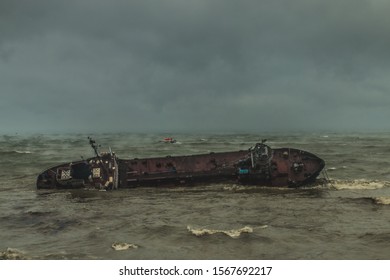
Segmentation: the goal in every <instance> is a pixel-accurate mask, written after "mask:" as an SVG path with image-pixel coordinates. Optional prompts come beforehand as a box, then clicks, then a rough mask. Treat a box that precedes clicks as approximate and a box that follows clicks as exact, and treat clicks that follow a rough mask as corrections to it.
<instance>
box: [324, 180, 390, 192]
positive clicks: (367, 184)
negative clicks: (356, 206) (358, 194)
mask: <svg viewBox="0 0 390 280" xmlns="http://www.w3.org/2000/svg"><path fill="white" fill-rule="evenodd" d="M330 184H331V185H332V186H333V187H334V188H336V189H338V190H343V189H349V190H376V189H382V188H386V187H390V182H389V181H381V180H365V179H356V180H330Z"/></svg>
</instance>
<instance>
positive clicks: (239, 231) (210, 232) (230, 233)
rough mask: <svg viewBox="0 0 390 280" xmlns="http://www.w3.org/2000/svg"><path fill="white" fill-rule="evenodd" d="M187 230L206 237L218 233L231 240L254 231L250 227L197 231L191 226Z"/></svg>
mask: <svg viewBox="0 0 390 280" xmlns="http://www.w3.org/2000/svg"><path fill="white" fill-rule="evenodd" d="M260 228H267V226H261V227H260ZM187 230H188V231H189V232H191V233H192V234H193V235H195V236H204V235H213V234H217V233H222V234H225V235H227V236H229V237H231V238H238V237H240V235H241V234H242V233H252V232H253V230H254V229H253V228H252V227H249V226H245V227H243V228H239V229H230V230H217V229H207V228H202V229H201V228H199V229H195V228H192V227H191V226H187Z"/></svg>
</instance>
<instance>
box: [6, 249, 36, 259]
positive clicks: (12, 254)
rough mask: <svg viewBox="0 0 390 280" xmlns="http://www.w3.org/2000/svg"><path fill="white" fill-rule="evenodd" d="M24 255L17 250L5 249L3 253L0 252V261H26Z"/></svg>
mask: <svg viewBox="0 0 390 280" xmlns="http://www.w3.org/2000/svg"><path fill="white" fill-rule="evenodd" d="M27 259H29V258H28V257H27V256H26V254H25V253H24V252H22V251H20V250H18V249H13V248H7V249H6V250H5V251H4V252H2V251H0V260H27Z"/></svg>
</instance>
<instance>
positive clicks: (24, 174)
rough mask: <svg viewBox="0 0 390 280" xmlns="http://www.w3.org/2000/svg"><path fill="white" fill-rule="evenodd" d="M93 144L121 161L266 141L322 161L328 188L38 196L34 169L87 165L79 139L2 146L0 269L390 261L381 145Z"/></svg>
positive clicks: (20, 140)
mask: <svg viewBox="0 0 390 280" xmlns="http://www.w3.org/2000/svg"><path fill="white" fill-rule="evenodd" d="M92 136H94V138H95V139H96V140H97V141H98V142H99V143H100V144H101V145H102V149H106V148H108V146H111V148H112V149H113V150H114V151H116V153H117V155H118V156H119V157H120V158H133V157H148V156H159V155H160V156H166V155H179V154H195V153H205V152H211V151H214V152H217V151H230V150H239V149H247V148H249V147H251V146H253V144H254V143H256V142H259V141H260V140H261V139H262V138H267V139H268V142H267V143H268V144H269V145H270V146H271V147H275V148H276V147H293V148H300V149H304V150H307V151H310V152H312V153H315V154H317V155H318V156H320V157H322V158H323V159H324V160H325V161H326V168H327V173H328V175H329V177H330V178H331V184H329V185H327V186H325V185H322V184H317V185H314V186H311V187H306V188H303V189H288V188H269V187H268V188H267V187H261V186H259V187H254V186H240V185H234V184H217V185H211V184H210V185H202V186H197V187H191V188H185V187H177V188H135V189H123V190H118V191H112V192H99V191H83V190H78V191H45V190H40V191H37V190H36V189H35V179H36V176H37V174H38V173H39V172H40V171H42V170H43V169H46V168H48V167H50V166H52V165H56V164H58V163H62V162H68V161H71V160H77V159H80V156H84V157H89V156H93V154H92V151H91V149H90V147H89V146H88V141H87V135H28V136H27V135H24V136H22V135H3V136H0V155H1V158H0V179H1V180H0V229H1V230H0V259H1V258H3V259H4V258H5V259H7V258H26V259H390V250H389V248H390V134H385V133H384V134H349V135H342V134H327V135H324V134H296V135H292V134H290V135H282V134H269V135H253V134H250V135H175V137H176V138H177V140H178V141H179V142H178V143H176V144H164V143H158V141H159V140H160V139H161V138H162V137H164V136H167V135H157V134H143V135H134V134H101V135H92ZM169 136H170V135H169Z"/></svg>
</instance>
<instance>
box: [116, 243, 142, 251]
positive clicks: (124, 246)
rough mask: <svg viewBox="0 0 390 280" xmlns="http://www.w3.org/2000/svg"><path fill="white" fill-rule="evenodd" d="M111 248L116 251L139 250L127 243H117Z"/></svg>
mask: <svg viewBox="0 0 390 280" xmlns="http://www.w3.org/2000/svg"><path fill="white" fill-rule="evenodd" d="M111 248H112V249H114V250H115V251H123V250H128V249H137V248H138V246H137V245H135V244H131V243H126V242H115V243H113V244H112V245H111Z"/></svg>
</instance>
